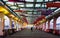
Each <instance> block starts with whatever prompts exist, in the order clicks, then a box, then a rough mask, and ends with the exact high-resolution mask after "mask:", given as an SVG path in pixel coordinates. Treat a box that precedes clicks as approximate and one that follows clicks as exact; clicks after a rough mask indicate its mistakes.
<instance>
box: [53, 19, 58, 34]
mask: <svg viewBox="0 0 60 38" xmlns="http://www.w3.org/2000/svg"><path fill="white" fill-rule="evenodd" d="M56 20H57V18H54V21H53V34H57V33H58V31H57V30H56Z"/></svg>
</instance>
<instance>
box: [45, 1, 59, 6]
mask: <svg viewBox="0 0 60 38" xmlns="http://www.w3.org/2000/svg"><path fill="white" fill-rule="evenodd" d="M46 5H47V7H60V2H49V3H47V4H46Z"/></svg>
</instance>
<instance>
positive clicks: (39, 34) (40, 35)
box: [6, 29, 60, 38]
mask: <svg viewBox="0 0 60 38" xmlns="http://www.w3.org/2000/svg"><path fill="white" fill-rule="evenodd" d="M6 38H60V36H56V35H53V34H49V33H46V32H43V31H40V30H33V31H31V30H28V29H25V30H23V31H19V32H17V33H15V34H13V35H11V36H7V37H6Z"/></svg>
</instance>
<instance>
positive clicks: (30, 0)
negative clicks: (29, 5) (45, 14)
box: [25, 0, 34, 2]
mask: <svg viewBox="0 0 60 38" xmlns="http://www.w3.org/2000/svg"><path fill="white" fill-rule="evenodd" d="M25 1H27V2H33V1H34V0H25Z"/></svg>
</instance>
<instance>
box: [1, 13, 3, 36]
mask: <svg viewBox="0 0 60 38" xmlns="http://www.w3.org/2000/svg"><path fill="white" fill-rule="evenodd" d="M3 30H4V14H3V13H0V36H3Z"/></svg>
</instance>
